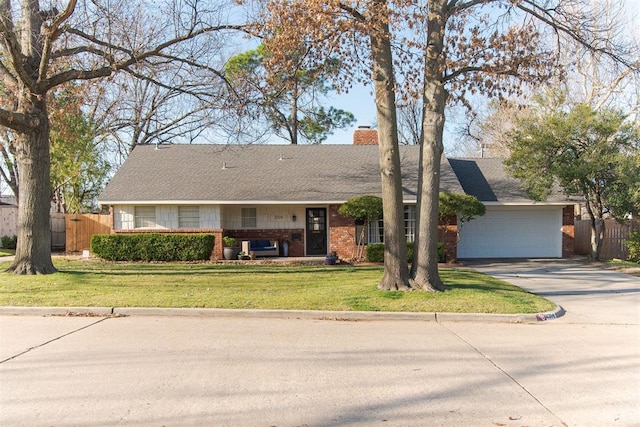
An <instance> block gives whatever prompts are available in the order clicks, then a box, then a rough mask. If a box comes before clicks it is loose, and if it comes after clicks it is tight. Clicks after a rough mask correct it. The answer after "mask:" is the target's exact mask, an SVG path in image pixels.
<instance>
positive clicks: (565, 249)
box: [562, 205, 575, 258]
mask: <svg viewBox="0 0 640 427" xmlns="http://www.w3.org/2000/svg"><path fill="white" fill-rule="evenodd" d="M574 212H575V211H574V206H573V205H567V206H565V207H564V208H562V258H569V257H571V256H572V255H573V254H574V253H575V251H574V238H575V216H574Z"/></svg>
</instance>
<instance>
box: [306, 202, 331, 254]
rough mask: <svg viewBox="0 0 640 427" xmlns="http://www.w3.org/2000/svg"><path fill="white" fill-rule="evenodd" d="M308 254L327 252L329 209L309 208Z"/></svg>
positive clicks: (307, 229)
mask: <svg viewBox="0 0 640 427" xmlns="http://www.w3.org/2000/svg"><path fill="white" fill-rule="evenodd" d="M306 240H307V255H326V254H327V210H326V209H324V208H308V209H307V227H306Z"/></svg>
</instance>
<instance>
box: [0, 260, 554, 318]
mask: <svg viewBox="0 0 640 427" xmlns="http://www.w3.org/2000/svg"><path fill="white" fill-rule="evenodd" d="M54 263H55V265H56V267H57V268H58V269H59V273H56V274H53V275H45V276H15V275H12V274H9V273H0V283H1V284H0V305H6V306H9V305H12V306H63V307H83V306H88V307H100V306H102V307H198V308H199V307H208V308H252V309H297V310H331V311H335V310H346V311H395V312H400V311H408V312H457V313H505V314H515V313H539V312H543V311H547V310H551V309H553V308H554V307H555V305H554V304H553V303H551V302H550V301H548V300H545V299H544V298H541V297H538V296H536V295H533V294H531V293H528V292H526V291H524V290H522V289H520V288H518V287H516V286H512V285H510V284H508V283H505V282H503V281H500V280H497V279H494V278H492V277H489V276H486V275H483V274H480V273H476V272H473V271H469V270H462V269H443V270H442V271H441V277H442V279H443V280H444V282H445V283H446V284H447V286H448V290H447V291H445V292H440V293H428V292H383V291H379V290H378V289H377V284H378V282H379V280H380V278H381V277H382V267H378V266H359V267H349V266H347V267H345V266H340V267H335V266H299V265H298V266H287V265H251V264H210V263H202V264H177V263H176V264H173V263H167V264H125V263H107V262H101V261H95V260H90V261H77V260H71V259H67V258H54ZM8 266H9V263H0V271H2V270H4V269H6V268H7V267H8Z"/></svg>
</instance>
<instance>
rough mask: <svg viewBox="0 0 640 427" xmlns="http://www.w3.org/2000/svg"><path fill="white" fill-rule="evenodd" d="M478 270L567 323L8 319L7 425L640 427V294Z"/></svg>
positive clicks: (0, 409)
mask: <svg viewBox="0 0 640 427" xmlns="http://www.w3.org/2000/svg"><path fill="white" fill-rule="evenodd" d="M518 266H519V267H518ZM473 267H474V268H477V269H479V270H484V271H487V272H491V274H495V275H497V276H508V275H511V278H510V280H511V281H521V282H522V283H527V285H523V286H525V287H527V288H529V289H533V288H537V290H538V291H540V292H548V293H549V296H550V297H551V299H553V300H554V301H556V302H558V303H560V304H562V305H563V306H564V307H565V309H566V311H567V314H566V316H564V317H563V318H561V319H558V320H553V321H546V322H539V323H534V324H509V323H491V322H487V321H476V322H434V321H408V320H401V321H400V320H396V321H394V320H384V321H335V320H311V319H296V318H292V319H259V318H203V317H191V318H189V317H187V318H185V317H148V316H132V317H124V318H87V317H80V318H78V317H36V316H0V425H3V426H4V425H8V426H14V425H28V426H70V425H82V426H102V425H127V426H130V425H134V426H135V425H138V426H183V425H184V426H190V425H215V426H265V427H267V426H292V427H293V426H426V425H428V426H563V425H567V426H610V425H611V426H637V425H640V325H639V324H638V322H637V313H635V315H634V313H633V310H632V309H629V307H627V305H628V304H634V302H633V301H636V302H637V290H636V291H633V286H631V285H632V284H633V283H636V282H637V281H636V279H637V278H632V277H631V276H629V277H626V278H625V277H623V276H618V275H617V274H616V273H612V272H605V273H603V275H602V276H600V275H599V274H600V273H599V272H598V271H597V270H592V269H588V268H586V269H585V267H584V266H581V265H574V264H572V263H564V262H555V261H554V262H543V261H533V262H530V263H518V264H505V263H491V262H487V263H483V264H479V263H474V265H473ZM587 276H590V277H587ZM557 277H563V278H564V280H562V281H556V278H557ZM595 277H599V278H600V279H599V280H596V279H595ZM600 280H601V281H604V283H602V282H601V281H600ZM545 283H548V285H545ZM562 283H565V285H564V286H563V285H562ZM571 283H574V284H572V285H570V284H571ZM589 284H591V285H589ZM574 286H575V287H574ZM578 286H579V287H578ZM589 286H590V287H589ZM636 287H637V283H636ZM595 297H600V298H603V299H610V300H611V301H610V304H606V303H605V304H600V303H598V302H597V301H595V300H594V298H595ZM632 300H633V301H632ZM611 307H613V309H614V310H615V311H616V313H618V314H616V316H615V318H613V319H612V317H611V314H610V308H611ZM625 307H626V308H625ZM637 307H638V306H637V305H636V309H637ZM601 311H602V312H601ZM622 313H628V314H627V315H626V316H624V315H623V314H622ZM607 319H609V320H611V321H608V320H607ZM634 319H635V320H634ZM634 322H635V323H634Z"/></svg>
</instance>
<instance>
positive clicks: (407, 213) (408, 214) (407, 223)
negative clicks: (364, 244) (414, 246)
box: [368, 205, 416, 243]
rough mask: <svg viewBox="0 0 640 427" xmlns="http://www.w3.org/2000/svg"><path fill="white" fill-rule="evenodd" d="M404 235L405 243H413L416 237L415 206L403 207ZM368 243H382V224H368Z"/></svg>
mask: <svg viewBox="0 0 640 427" xmlns="http://www.w3.org/2000/svg"><path fill="white" fill-rule="evenodd" d="M404 233H405V236H406V237H407V242H413V241H414V240H415V237H416V207H415V205H405V207H404ZM368 234H369V243H383V242H384V222H383V221H382V220H381V219H380V220H378V221H371V222H370V223H369V233H368Z"/></svg>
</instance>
